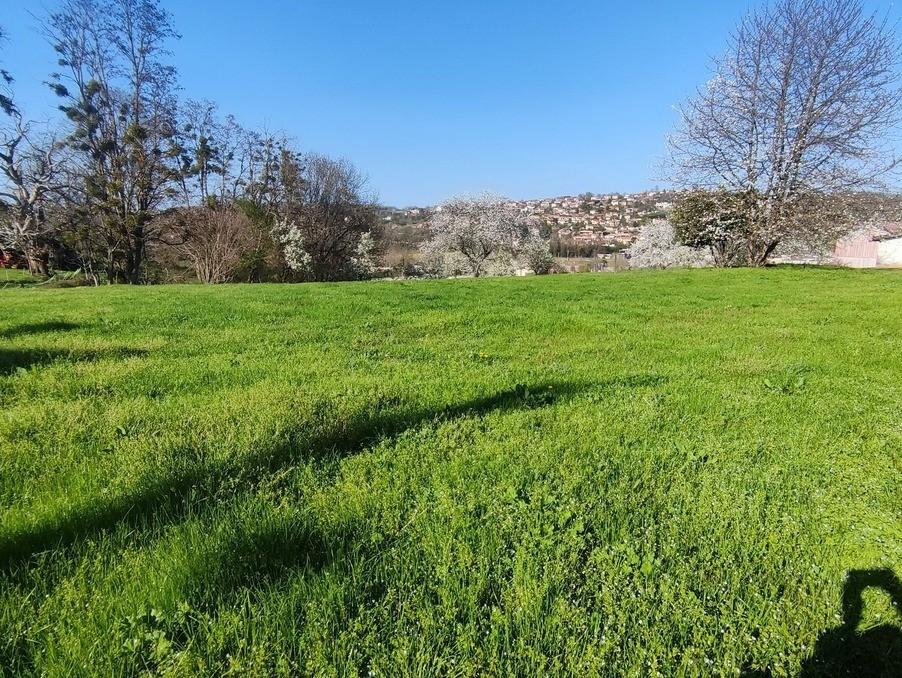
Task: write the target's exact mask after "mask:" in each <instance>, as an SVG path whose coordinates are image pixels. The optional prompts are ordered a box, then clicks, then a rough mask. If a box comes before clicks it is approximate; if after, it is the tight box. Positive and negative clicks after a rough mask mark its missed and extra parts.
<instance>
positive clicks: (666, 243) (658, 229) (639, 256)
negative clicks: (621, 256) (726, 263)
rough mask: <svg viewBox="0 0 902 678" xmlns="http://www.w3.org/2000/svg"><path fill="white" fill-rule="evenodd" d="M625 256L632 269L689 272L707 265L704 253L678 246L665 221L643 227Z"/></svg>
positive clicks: (658, 220) (669, 226)
mask: <svg viewBox="0 0 902 678" xmlns="http://www.w3.org/2000/svg"><path fill="white" fill-rule="evenodd" d="M626 253H627V254H628V255H629V258H630V266H631V267H632V268H692V267H696V266H705V265H707V263H708V257H706V255H705V253H704V252H702V251H700V250H697V249H694V248H692V247H687V246H685V245H680V244H678V243H677V240H676V235H675V233H674V230H673V226H672V225H671V223H670V222H669V221H665V220H664V219H655V220H654V221H652V222H651V223H650V224H648V225H647V226H644V227H643V228H642V230H641V231H640V232H639V237H638V238H636V241H635V242H634V243H633V244H632V245H630V247H629V249H627V251H626Z"/></svg>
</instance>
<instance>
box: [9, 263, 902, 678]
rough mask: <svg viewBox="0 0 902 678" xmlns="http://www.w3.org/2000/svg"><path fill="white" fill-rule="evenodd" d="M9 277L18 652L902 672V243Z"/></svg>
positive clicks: (687, 670) (14, 660)
mask: <svg viewBox="0 0 902 678" xmlns="http://www.w3.org/2000/svg"><path fill="white" fill-rule="evenodd" d="M0 305H2V308H3V314H2V316H0V411H2V414H0V667H2V668H0V673H3V672H5V674H6V675H29V674H34V675H38V674H41V675H51V676H69V675H109V676H114V675H141V674H165V675H199V674H206V675H217V676H219V675H233V674H234V675H239V674H240V675H275V674H305V675H306V674H309V675H370V674H372V675H385V676H397V675H455V676H457V675H524V676H525V675H553V674H574V673H578V674H584V675H655V674H656V673H660V674H663V675H668V676H669V675H711V674H724V675H730V674H738V673H739V672H741V671H745V672H749V673H754V672H759V673H760V674H764V673H765V672H767V671H770V672H771V674H772V675H793V674H796V673H798V672H800V671H804V672H805V673H804V675H817V674H818V671H824V672H826V673H827V674H829V673H830V672H831V671H835V670H837V668H838V667H839V666H840V664H842V663H843V662H851V663H853V664H859V665H861V663H862V662H868V661H870V662H874V663H875V664H874V666H873V667H872V668H873V669H874V670H875V671H876V672H877V675H879V674H880V672H881V671H883V672H885V673H886V675H896V674H895V673H894V672H895V671H897V669H898V666H897V665H895V664H894V663H893V662H895V661H898V660H899V657H900V655H902V647H900V640H899V636H900V632H899V617H898V608H896V607H893V601H892V599H891V595H887V593H889V594H892V595H895V596H896V600H895V604H896V605H899V596H900V594H899V591H898V590H897V589H896V588H894V587H895V586H896V582H897V580H896V579H895V576H896V575H900V574H902V276H900V275H899V273H898V272H893V271H869V272H860V271H845V270H829V271H826V270H793V269H773V270H759V271H752V270H730V271H714V270H704V271H682V272H666V273H647V274H646V273H630V274H625V275H618V276H560V277H552V278H544V279H535V278H534V279H503V280H502V279H498V280H478V281H465V280H458V281H435V282H411V283H403V282H401V283H399V282H393V283H370V284H365V283H364V284H341V285H297V286H270V285H260V286H223V287H215V288H212V287H201V286H182V287H154V288H142V289H131V288H124V287H114V288H103V289H89V288H79V289H71V290H46V289H34V290H6V291H3V292H2V294H0ZM850 572H851V576H850V577H849V578H848V579H847V577H846V575H847V573H850ZM850 582H852V583H851V584H850ZM881 588H882V589H884V590H883V591H881V590H880V589H881ZM844 591H845V594H846V599H847V600H846V605H845V608H844V607H843V602H842V601H843V594H844ZM859 591H864V593H863V598H861V596H857V592H859ZM855 599H861V600H863V601H864V602H863V604H862V603H859V604H858V607H855V604H854V600H855ZM850 600H853V603H849V601H850ZM844 614H845V619H846V621H847V624H846V626H845V627H843V626H842V621H843V615H844ZM859 621H860V626H858V627H857V632H856V629H853V628H850V625H858V624H859ZM893 625H895V626H893ZM867 629H870V631H866V630H867ZM853 645H859V646H861V647H862V648H863V649H861V650H860V652H859V653H858V654H855V652H856V650H853V649H852V647H851V646H853ZM881 652H882V653H883V654H882V655H881V654H879V653H881Z"/></svg>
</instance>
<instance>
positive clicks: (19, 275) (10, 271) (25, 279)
mask: <svg viewBox="0 0 902 678" xmlns="http://www.w3.org/2000/svg"><path fill="white" fill-rule="evenodd" d="M38 280H39V279H38V278H35V277H34V276H33V275H31V273H29V272H28V271H26V270H22V269H19V268H0V287H2V286H3V285H5V284H7V283H13V284H16V285H20V284H23V283H30V282H37V281H38Z"/></svg>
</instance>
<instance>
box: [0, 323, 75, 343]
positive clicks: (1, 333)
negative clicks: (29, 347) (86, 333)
mask: <svg viewBox="0 0 902 678" xmlns="http://www.w3.org/2000/svg"><path fill="white" fill-rule="evenodd" d="M81 327H82V325H80V324H78V323H70V322H68V321H66V320H47V321H44V322H40V323H25V324H24V325H16V326H15V327H10V328H9V329H6V330H0V337H3V338H4V339H12V338H13V337H21V336H25V335H31V334H49V333H51V332H69V331H71V330H77V329H79V328H81Z"/></svg>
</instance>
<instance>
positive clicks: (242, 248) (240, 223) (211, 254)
mask: <svg viewBox="0 0 902 678" xmlns="http://www.w3.org/2000/svg"><path fill="white" fill-rule="evenodd" d="M186 217H187V219H188V220H189V221H188V222H187V223H186V225H185V229H184V236H183V238H182V240H181V243H180V244H179V246H178V249H179V251H180V252H181V253H182V254H184V255H185V256H186V257H187V258H188V260H189V261H190V262H191V264H192V265H193V266H194V272H195V273H196V275H197V278H198V280H200V281H201V282H204V283H224V282H229V281H230V280H231V279H232V276H233V275H234V273H235V270H236V269H237V268H238V266H239V264H240V263H241V260H242V257H243V256H244V255H245V253H246V252H247V251H248V250H249V249H253V247H254V245H255V239H254V232H253V227H252V225H251V223H250V221H249V220H248V218H247V217H246V216H245V215H244V214H242V213H241V212H240V211H238V210H236V209H234V208H233V207H227V206H216V207H210V206H207V207H200V208H195V209H193V210H190V211H189V212H188V214H187V215H186Z"/></svg>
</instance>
